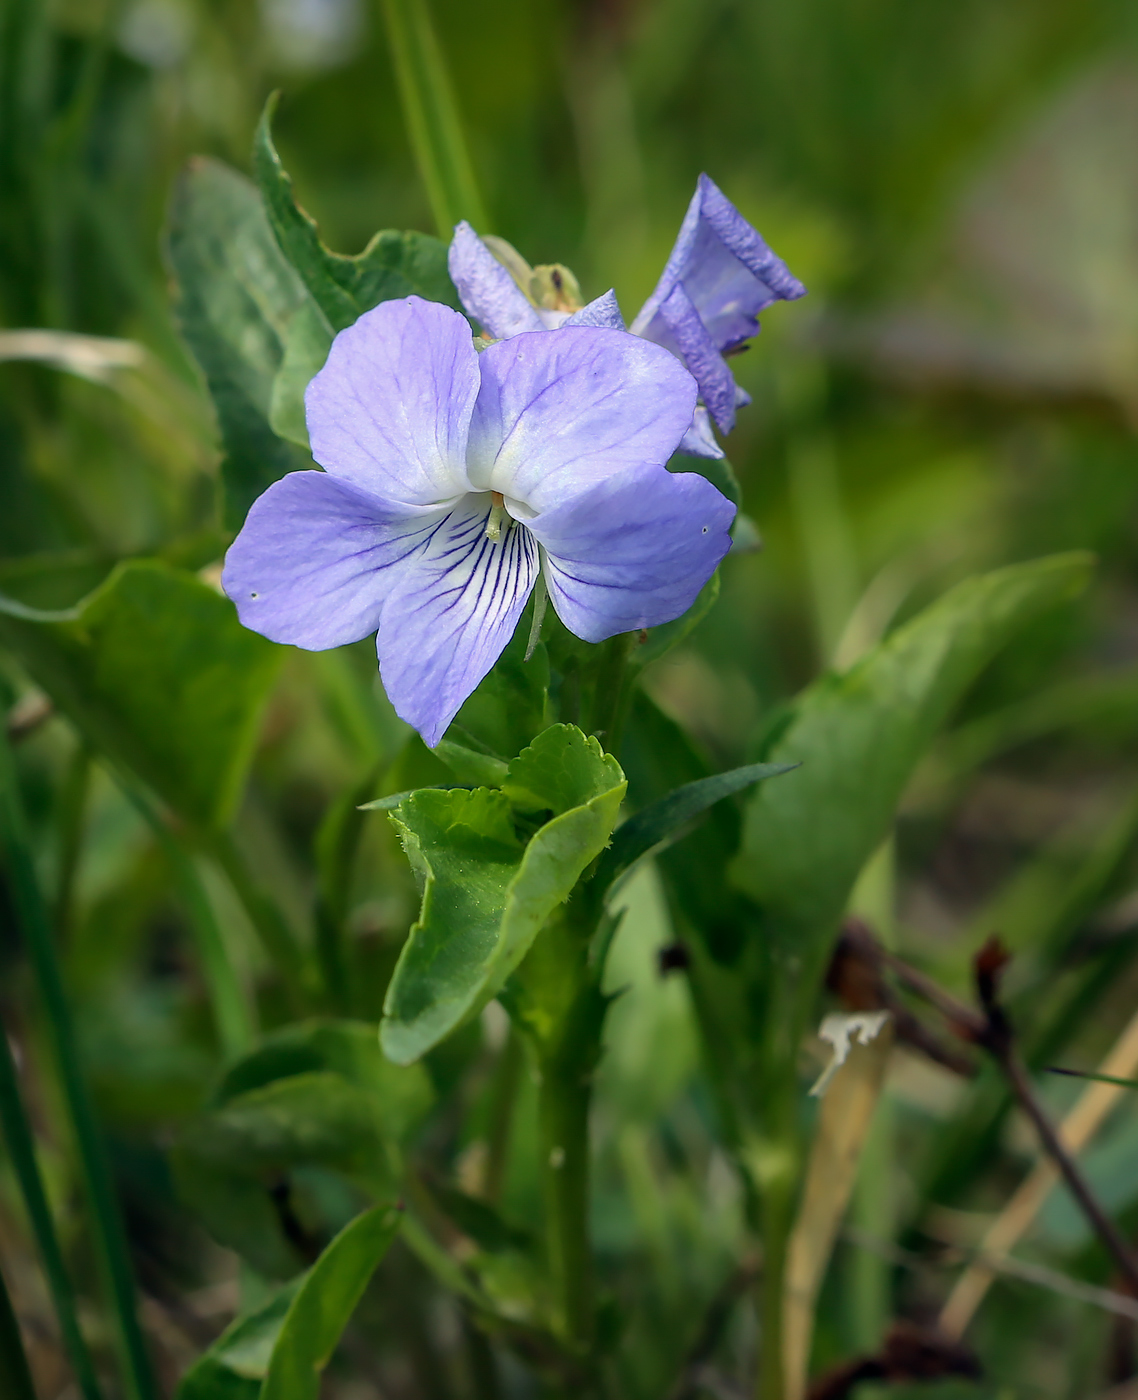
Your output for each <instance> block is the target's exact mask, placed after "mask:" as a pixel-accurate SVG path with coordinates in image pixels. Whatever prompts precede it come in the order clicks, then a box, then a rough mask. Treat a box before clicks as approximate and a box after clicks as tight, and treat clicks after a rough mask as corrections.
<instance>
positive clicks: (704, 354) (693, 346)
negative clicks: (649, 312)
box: [660, 283, 735, 433]
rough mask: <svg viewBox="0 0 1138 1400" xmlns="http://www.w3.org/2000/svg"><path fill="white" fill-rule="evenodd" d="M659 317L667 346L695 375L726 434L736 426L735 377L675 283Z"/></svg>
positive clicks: (704, 399) (679, 284)
mask: <svg viewBox="0 0 1138 1400" xmlns="http://www.w3.org/2000/svg"><path fill="white" fill-rule="evenodd" d="M660 319H661V320H662V321H663V324H664V327H665V329H666V331H667V334H668V341H669V347H670V348H674V349H675V350H676V353H677V354H679V356H680V357H681V358H682V359H683V362H684V364H685V365H687V367H688V369H689V370H690V371H691V372H692V374H694V375H695V382H696V383H697V384H698V385H699V394H700V398H701V399H703V401H704V403H705V404H706V405H707V407H708V408H709V409H710V411H711V416H712V417H713V418H714V419H715V422H716V425H717V426H718V427H719V430H720V431H721V432H724V433H729V432H730V431H731V429H732V428H733V427H734V426H735V378H734V376H733V375H732V373H731V371H730V369H729V368H728V367H727V361H726V360H725V359H724V358H723V356H722V355H721V354H720V353H719V351H718V350H717V349H716V348H715V342H714V341H713V340H712V338H711V336H710V335H709V334H708V332H707V327H706V326H705V325H704V324H703V322H702V321H701V320H700V316H699V312H698V311H697V310H696V309H695V307H694V306H693V305H692V301H691V298H690V297H689V296H688V294H687V292H686V291H685V290H684V288H683V284H682V283H677V285H676V286H675V287H673V289H672V294H671V296H670V297H669V298H668V300H667V301H666V302H665V303H664V305H663V306H662V307H661V308H660Z"/></svg>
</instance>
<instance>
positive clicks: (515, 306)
mask: <svg viewBox="0 0 1138 1400" xmlns="http://www.w3.org/2000/svg"><path fill="white" fill-rule="evenodd" d="M447 266H448V267H449V269H450V277H451V281H452V282H453V283H454V285H455V286H456V287H457V288H458V295H459V296H460V298H461V299H462V304H463V306H465V307H466V309H467V311H469V312H470V314H471V316H473V317H474V319H475V320H476V321H477V322H478V324H479V325H480V326H481V327H482V329H483V330H484V331H486V332H487V333H488V334H489V335H492V336H493V337H494V339H495V340H508V339H509V337H510V336H512V335H519V334H520V333H521V332H522V331H539V330H541V329H542V324H541V318H540V317H539V316H538V314H537V309H536V308H535V307H534V306H532V305H531V304H530V302H529V300H528V298H527V297H526V294H525V293H524V292H523V291H522V289H521V288H520V287H519V286H518V284H517V283H516V282H515V281H514V279H513V278H512V277H511V276H510V274H509V272H507V271H506V269H505V268H504V267H503V266H502V264H501V263H500V262H499V261H498V259H497V258H496V257H495V256H494V254H493V253H492V252H491V251H490V249H489V248H487V246H486V244H485V243H483V241H482V240H481V238H479V237H478V235H477V234H476V233H475V232H474V230H473V229H472V228H471V227H470V225H469V224H468V223H467V222H466V220H465V219H464V220H463V221H462V223H460V224H456V225H455V230H454V238H453V239H452V240H451V245H450V252H449V253H448V254H447Z"/></svg>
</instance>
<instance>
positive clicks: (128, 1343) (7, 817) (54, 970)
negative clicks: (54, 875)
mask: <svg viewBox="0 0 1138 1400" xmlns="http://www.w3.org/2000/svg"><path fill="white" fill-rule="evenodd" d="M0 844H2V847H3V859H4V864H5V867H6V873H7V876H8V881H9V885H10V888H11V893H12V903H13V905H14V907H15V912H16V917H17V920H18V923H19V927H20V932H21V934H22V936H23V942H24V946H25V948H26V949H27V951H28V956H29V959H30V961H31V964H32V968H33V971H34V973H35V978H36V982H37V984H38V987H39V993H40V996H41V997H42V998H43V1003H44V1009H45V1011H46V1013H47V1017H46V1019H47V1030H48V1035H49V1037H50V1039H51V1042H52V1049H53V1051H54V1053H55V1060H56V1066H57V1068H58V1071H59V1077H60V1081H61V1083H62V1087H63V1094H64V1100H65V1102H66V1105H67V1111H68V1115H69V1117H70V1119H71V1126H72V1130H73V1131H74V1134H75V1141H76V1146H77V1148H78V1152H79V1165H80V1171H81V1174H82V1177H83V1184H84V1188H85V1190H86V1194H87V1198H88V1202H89V1204H90V1208H91V1224H92V1233H93V1237H94V1243H95V1248H96V1253H97V1255H98V1258H99V1265H100V1268H101V1270H102V1273H103V1277H104V1280H105V1284H106V1287H107V1290H108V1293H109V1295H110V1299H111V1302H112V1306H113V1309H114V1314H115V1320H116V1323H117V1331H118V1346H119V1355H120V1364H121V1366H122V1371H123V1378H124V1381H125V1386H126V1392H127V1395H128V1396H129V1397H130V1400H157V1394H158V1392H157V1389H156V1387H155V1384H154V1377H153V1373H152V1370H151V1366H150V1358H149V1356H148V1355H147V1352H146V1344H145V1341H144V1340H143V1336H142V1329H141V1328H140V1326H139V1323H138V1314H137V1312H136V1310H135V1287H134V1275H133V1271H132V1269H131V1264H130V1254H129V1251H128V1248H127V1242H126V1234H125V1232H124V1230H123V1224H122V1219H121V1217H120V1215H119V1210H118V1204H117V1202H116V1200H115V1195H114V1188H113V1186H112V1184H111V1174H110V1168H109V1165H108V1163H107V1158H106V1148H105V1144H104V1142H103V1139H102V1135H101V1132H100V1129H99V1125H98V1123H97V1121H96V1118H95V1114H94V1111H93V1109H92V1107H91V1102H90V1099H89V1098H88V1097H87V1088H86V1085H85V1084H84V1082H83V1075H82V1072H81V1071H80V1068H79V1052H78V1048H77V1046H76V1043H75V1032H74V1028H73V1026H72V1024H71V1010H70V1008H69V1006H68V1004H67V997H66V995H65V993H64V990H63V979H62V977H61V976H60V970H59V964H58V962H57V961H56V956H55V947H54V945H53V943H52V939H51V923H50V918H49V915H48V910H47V905H46V903H45V902H44V898H43V894H42V892H41V891H40V888H39V885H38V884H37V883H36V878H35V873H34V867H33V864H32V856H31V850H30V848H29V844H28V838H27V832H26V826H25V821H24V812H23V807H22V804H21V802H20V795H19V790H18V788H17V785H16V773H15V768H14V766H13V764H12V756H11V751H10V750H9V748H8V744H7V739H6V738H5V737H4V736H3V735H0Z"/></svg>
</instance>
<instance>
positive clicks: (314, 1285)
mask: <svg viewBox="0 0 1138 1400" xmlns="http://www.w3.org/2000/svg"><path fill="white" fill-rule="evenodd" d="M400 1223H401V1215H400V1212H399V1211H398V1210H395V1209H392V1208H391V1207H390V1206H376V1207H374V1208H373V1209H371V1210H368V1211H365V1212H364V1213H363V1214H362V1215H359V1216H357V1217H356V1218H355V1219H354V1220H353V1221H351V1222H350V1224H348V1225H346V1226H345V1227H344V1229H343V1230H342V1231H341V1232H340V1233H339V1234H338V1235H337V1236H336V1238H335V1239H334V1240H332V1241H331V1243H330V1244H329V1245H328V1247H327V1249H325V1250H324V1252H323V1253H322V1254H321V1256H320V1258H319V1259H318V1260H317V1261H316V1263H315V1264H314V1265H313V1266H312V1268H311V1269H309V1270H308V1271H307V1272H306V1273H303V1274H300V1275H299V1276H298V1277H297V1278H295V1279H292V1280H290V1281H289V1282H288V1283H286V1284H284V1285H283V1286H282V1287H281V1288H278V1289H277V1290H276V1292H275V1293H274V1294H273V1295H272V1297H271V1298H269V1299H268V1301H267V1302H265V1303H263V1304H262V1305H261V1306H260V1307H259V1308H257V1309H255V1311H253V1312H251V1313H247V1314H246V1315H245V1316H244V1317H239V1318H237V1319H236V1321H234V1322H232V1323H230V1325H229V1326H228V1327H227V1328H226V1329H225V1331H224V1332H223V1333H222V1334H221V1336H220V1337H218V1339H217V1341H216V1342H214V1343H213V1345H212V1346H211V1347H210V1348H209V1350H208V1351H206V1352H205V1353H204V1354H203V1355H202V1356H200V1357H199V1358H198V1359H197V1361H196V1362H195V1363H194V1364H193V1366H191V1368H190V1369H189V1370H188V1371H187V1372H186V1374H185V1375H184V1376H183V1377H182V1380H181V1383H180V1384H179V1386H178V1390H177V1400H258V1397H260V1396H269V1397H274V1400H300V1398H301V1397H305V1400H307V1397H311V1396H315V1395H316V1394H317V1388H318V1384H319V1372H320V1370H322V1369H323V1367H324V1366H325V1365H326V1364H327V1361H328V1358H329V1357H330V1356H331V1354H332V1352H333V1350H334V1349H335V1347H336V1343H337V1342H338V1341H339V1339H340V1336H341V1334H342V1333H343V1330H344V1328H345V1326H346V1325H347V1322H348V1319H349V1318H350V1317H351V1315H352V1313H353V1311H354V1310H355V1307H356V1304H357V1303H358V1302H359V1299H360V1295H361V1294H362V1292H363V1290H364V1288H365V1287H366V1286H367V1283H368V1280H369V1279H370V1278H371V1276H372V1274H373V1273H374V1272H375V1269H376V1267H377V1265H378V1264H379V1262H380V1260H381V1259H382V1258H383V1256H384V1254H386V1252H387V1249H388V1247H389V1246H390V1244H391V1241H392V1240H393V1239H394V1238H395V1235H396V1234H397V1232H398V1230H399V1226H400Z"/></svg>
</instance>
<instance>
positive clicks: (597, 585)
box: [529, 467, 735, 642]
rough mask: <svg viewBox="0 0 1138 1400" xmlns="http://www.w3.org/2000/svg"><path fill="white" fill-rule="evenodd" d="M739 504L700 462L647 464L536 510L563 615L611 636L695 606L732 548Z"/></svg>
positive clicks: (581, 632) (569, 622)
mask: <svg viewBox="0 0 1138 1400" xmlns="http://www.w3.org/2000/svg"><path fill="white" fill-rule="evenodd" d="M734 516H735V507H734V506H733V505H732V504H731V502H730V501H729V500H727V498H726V497H725V496H723V495H721V494H720V493H719V492H718V491H717V490H716V489H715V487H714V486H712V484H711V483H710V482H709V481H707V480H705V479H704V478H703V477H702V476H698V475H697V474H696V473H695V472H676V473H673V472H669V471H667V470H666V469H665V468H664V467H640V468H637V469H635V470H633V471H628V472H624V473H622V474H621V475H620V476H616V477H610V478H609V479H608V480H607V481H602V482H600V483H598V484H597V485H596V486H594V487H593V488H592V489H591V490H589V491H586V492H584V493H583V494H582V495H579V496H576V497H575V498H574V499H573V500H571V501H567V502H566V503H565V504H563V505H561V506H557V507H555V508H554V509H553V510H550V511H547V512H545V513H544V514H543V515H542V516H540V518H539V519H537V520H535V521H534V522H533V523H532V524H531V525H530V527H529V528H530V529H531V530H532V532H533V534H534V535H535V536H536V537H537V539H538V540H539V541H540V543H541V544H542V545H543V546H544V548H545V552H546V562H545V577H546V582H547V583H548V585H549V596H550V599H551V600H552V602H553V606H554V607H555V608H556V610H557V615H558V617H560V619H561V621H562V622H564V624H565V626H566V627H568V628H569V630H570V632H573V633H574V634H575V635H576V636H578V637H582V638H583V639H584V640H585V641H587V642H602V641H604V639H605V638H606V637H611V636H613V635H615V634H616V633H617V632H631V631H633V630H634V629H635V628H638V627H656V626H658V625H659V624H660V623H663V622H671V621H672V619H673V618H676V617H679V616H680V614H681V613H683V612H686V611H687V609H688V608H689V607H691V605H692V603H693V602H694V601H695V596H696V594H697V593H698V592H699V590H700V589H701V588H702V587H703V585H704V584H705V583H706V582H707V580H708V579H709V578H710V577H711V575H712V574H713V573H714V572H715V569H716V567H717V565H718V564H719V561H720V560H721V559H722V558H723V556H724V555H725V554H726V553H727V551H728V550H729V549H730V548H731V537H730V535H729V534H728V533H727V531H728V529H729V527H730V525H731V521H732V520H733V519H734Z"/></svg>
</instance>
